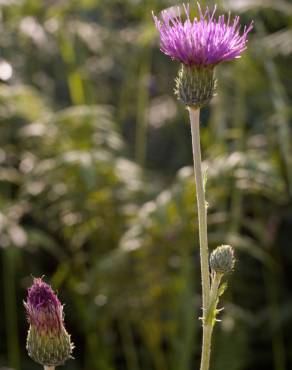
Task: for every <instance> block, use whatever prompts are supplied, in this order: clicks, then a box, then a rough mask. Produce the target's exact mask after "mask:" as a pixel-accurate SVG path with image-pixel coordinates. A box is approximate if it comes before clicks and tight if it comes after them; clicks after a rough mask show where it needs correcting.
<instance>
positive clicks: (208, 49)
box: [153, 3, 253, 109]
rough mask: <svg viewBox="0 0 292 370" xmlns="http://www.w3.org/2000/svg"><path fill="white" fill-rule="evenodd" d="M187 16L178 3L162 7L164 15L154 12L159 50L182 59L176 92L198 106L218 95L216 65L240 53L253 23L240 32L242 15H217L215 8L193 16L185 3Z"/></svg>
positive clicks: (191, 105)
mask: <svg viewBox="0 0 292 370" xmlns="http://www.w3.org/2000/svg"><path fill="white" fill-rule="evenodd" d="M183 9H184V13H185V20H183V19H182V16H181V9H180V7H179V6H177V7H172V8H169V9H167V10H164V11H162V13H161V19H159V18H158V17H157V16H155V15H154V13H153V18H154V22H155V25H156V28H157V30H158V31H159V34H160V50H161V51H162V52H163V53H164V54H166V55H168V56H170V57H171V58H172V59H175V60H178V61H180V62H181V63H182V65H181V68H180V70H179V73H178V77H177V79H176V89H175V94H176V95H177V97H178V99H179V100H181V101H182V102H183V103H184V104H186V105H187V106H189V107H193V108H195V109H197V108H202V107H204V106H205V105H207V104H208V103H209V102H210V100H211V99H212V97H213V96H214V95H215V90H216V79H215V77H214V67H215V66H216V65H217V64H218V63H220V62H223V61H227V60H232V59H234V58H238V57H240V55H241V53H242V52H243V51H244V50H245V49H246V44H247V35H248V33H249V32H250V31H251V29H252V27H253V25H252V23H251V24H250V25H249V26H248V27H247V26H245V27H244V29H243V32H242V33H241V34H240V25H239V17H238V16H237V17H235V18H234V19H233V20H231V18H230V13H229V15H228V18H227V20H226V18H225V16H224V15H220V16H219V17H218V18H217V19H216V18H215V13H216V6H215V7H214V9H213V10H212V11H210V10H209V9H208V8H206V10H205V12H203V11H202V9H201V7H200V4H199V3H198V10H199V17H198V18H194V19H191V16H190V6H189V4H188V5H183Z"/></svg>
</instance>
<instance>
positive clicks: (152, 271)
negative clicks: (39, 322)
mask: <svg viewBox="0 0 292 370" xmlns="http://www.w3.org/2000/svg"><path fill="white" fill-rule="evenodd" d="M176 2H177V0H144V1H143V0H76V1H75V0H71V1H70V0H43V1H42V0H0V80H1V82H0V166H1V168H0V189H1V195H0V245H1V248H0V253H1V254H0V257H1V273H0V287H1V289H0V292H1V293H0V294H1V296H0V302H1V303H0V317H1V320H0V368H1V369H2V370H4V369H5V370H7V369H15V370H20V369H23V370H26V369H27V370H28V369H33V370H34V369H39V368H40V367H39V366H38V365H36V364H34V363H33V362H32V360H30V359H29V358H28V355H27V353H26V350H25V340H26V332H27V322H26V318H25V312H24V308H23V304H22V302H23V300H24V299H25V297H26V289H27V287H28V286H29V285H30V284H31V282H32V276H42V275H45V280H46V281H47V282H49V283H51V284H52V285H53V287H54V289H56V290H57V291H58V293H59V297H60V299H61V300H62V302H64V303H65V308H64V310H65V314H66V317H65V319H66V326H67V329H68V331H69V332H70V333H71V334H72V339H73V341H74V343H75V345H76V348H75V350H74V356H75V360H74V361H69V362H68V363H66V365H65V366H64V369H72V370H73V369H76V370H77V369H84V370H89V369H96V370H115V369H119V370H190V369H198V366H199V357H200V346H201V343H200V342H201V339H200V336H201V330H200V322H199V320H198V317H199V315H200V306H201V298H200V273H199V257H198V234H197V232H198V230H197V217H196V205H195V186H194V179H193V175H192V167H191V165H192V156H191V140H190V132H189V131H190V130H189V124H188V116H187V112H186V111H185V109H184V107H183V106H182V105H181V104H180V103H179V102H177V101H176V100H175V98H174V96H173V86H174V82H173V80H174V78H175V76H176V73H177V69H178V64H177V63H175V62H171V61H170V60H169V59H168V58H167V57H166V56H164V55H163V54H162V53H161V52H160V51H159V46H158V35H157V32H156V30H155V29H154V26H153V21H152V17H151V10H154V11H155V12H159V11H161V10H162V9H163V8H166V7H169V6H172V5H175V4H176ZM205 4H206V3H205V2H203V3H202V5H205ZM209 4H210V5H213V3H212V2H210V3H209ZM218 5H219V8H220V11H224V12H228V10H231V11H232V12H233V13H235V14H240V15H241V23H242V24H247V23H249V22H250V21H251V19H254V21H255V29H254V31H253V32H252V34H251V35H250V42H249V48H248V51H247V52H246V53H244V55H243V57H242V58H241V59H240V60H238V61H234V62H230V63H225V64H223V65H220V66H218V68H217V77H218V80H219V83H218V95H217V96H216V97H215V98H214V99H213V102H212V104H211V106H210V107H209V108H208V109H204V110H203V112H202V117H201V121H202V130H201V133H202V150H203V157H204V159H205V162H204V165H205V166H207V167H208V184H207V199H208V202H209V218H208V222H209V240H210V248H211V249H212V248H214V247H216V246H217V245H220V244H222V243H230V244H232V245H233V246H234V247H235V248H236V255H237V259H238V263H237V268H236V271H235V272H234V274H233V275H232V278H230V282H229V289H228V291H227V293H226V294H225V295H224V298H223V302H222V305H224V307H225V310H224V311H223V312H222V314H221V319H222V322H221V323H220V324H219V325H217V326H216V329H215V337H214V351H213V356H212V367H211V370H212V369H213V370H215V369H216V370H226V369H228V370H256V369H259V368H264V369H266V370H270V369H274V370H285V369H291V368H292V290H291V289H292V288H291V278H292V272H291V271H292V241H291V240H292V141H291V138H292V136H291V119H292V110H291V96H292V67H291V66H292V57H291V52H292V4H291V2H288V0H233V1H231V0H230V1H224V2H223V1H220V2H219V1H218ZM194 9H195V8H194Z"/></svg>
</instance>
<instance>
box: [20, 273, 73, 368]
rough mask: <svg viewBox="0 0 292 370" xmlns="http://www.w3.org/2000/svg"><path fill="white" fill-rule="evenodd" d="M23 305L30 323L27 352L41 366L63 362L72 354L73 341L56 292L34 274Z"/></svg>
mask: <svg viewBox="0 0 292 370" xmlns="http://www.w3.org/2000/svg"><path fill="white" fill-rule="evenodd" d="M24 306H25V309H26V312H27V316H28V322H29V324H30V328H29V331H28V336H27V344H26V347H27V350H28V354H29V356H30V357H32V358H33V359H34V360H35V361H36V362H38V363H40V364H42V365H44V366H57V365H61V364H63V363H64V362H65V361H66V360H67V359H68V358H70V357H71V352H72V350H73V344H72V343H71V339H70V335H69V334H68V333H67V331H66V329H65V326H64V314H63V306H62V305H61V303H60V301H59V299H58V297H57V295H56V294H55V293H54V291H53V290H52V288H51V287H50V285H48V284H46V283H45V282H43V280H42V279H41V278H35V279H34V280H33V285H32V286H31V287H30V288H29V289H28V294H27V300H26V302H24Z"/></svg>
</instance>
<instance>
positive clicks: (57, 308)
mask: <svg viewBox="0 0 292 370" xmlns="http://www.w3.org/2000/svg"><path fill="white" fill-rule="evenodd" d="M24 306H25V308H26V312H27V314H28V321H29V323H30V325H32V326H35V327H36V328H37V330H39V331H40V332H43V331H44V332H48V331H50V330H53V331H55V332H57V333H58V332H59V331H60V330H61V327H62V324H63V308H62V305H61V303H60V301H59V299H58V297H57V296H56V294H55V293H54V291H53V290H52V288H51V287H50V286H49V285H48V284H46V283H44V282H43V281H42V279H41V278H35V279H34V280H33V285H32V286H31V287H30V288H29V289H28V294H27V301H26V302H25V303H24Z"/></svg>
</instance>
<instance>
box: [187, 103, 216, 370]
mask: <svg viewBox="0 0 292 370" xmlns="http://www.w3.org/2000/svg"><path fill="white" fill-rule="evenodd" d="M189 114H190V122H191V132H192V147H193V158H194V171H195V180H196V194H197V207H198V219H199V239H200V261H201V279H202V296H203V344H202V357H201V370H208V368H209V362H210V348H211V337H212V331H213V325H212V323H211V324H210V323H206V322H205V317H206V314H207V310H208V307H209V297H210V278H209V253H208V237H207V207H206V200H205V189H204V180H203V175H202V163H201V162H202V161H201V145H200V110H199V109H194V108H191V107H189Z"/></svg>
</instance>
